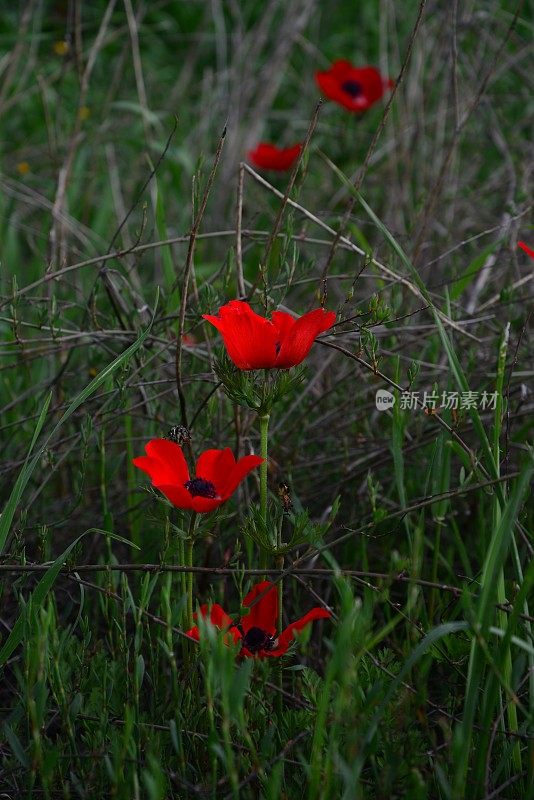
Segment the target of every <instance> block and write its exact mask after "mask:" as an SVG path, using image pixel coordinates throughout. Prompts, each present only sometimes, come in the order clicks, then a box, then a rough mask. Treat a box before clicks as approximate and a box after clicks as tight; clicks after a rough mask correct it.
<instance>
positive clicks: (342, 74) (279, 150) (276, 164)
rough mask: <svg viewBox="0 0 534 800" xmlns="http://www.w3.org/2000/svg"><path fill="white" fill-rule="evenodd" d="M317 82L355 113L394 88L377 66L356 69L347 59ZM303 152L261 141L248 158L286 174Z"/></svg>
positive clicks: (317, 75) (299, 146) (321, 74)
mask: <svg viewBox="0 0 534 800" xmlns="http://www.w3.org/2000/svg"><path fill="white" fill-rule="evenodd" d="M315 80H316V82H317V84H318V86H319V88H320V90H321V93H322V94H323V95H324V97H327V98H328V99H329V100H332V101H333V102H334V103H338V104H339V105H340V106H343V108H346V109H347V110H348V111H353V112H355V113H361V112H362V111H367V109H368V108H371V106H372V105H374V104H375V103H377V102H378V101H379V100H380V99H381V98H382V97H383V96H384V94H385V92H386V91H388V89H391V88H393V85H394V82H393V81H392V80H391V79H390V78H386V77H384V76H383V75H381V73H380V72H379V70H377V69H376V67H353V66H352V64H351V63H350V61H345V60H343V59H340V60H338V61H334V63H333V64H332V66H331V67H330V69H328V70H326V71H325V72H316V73H315ZM301 150H302V144H300V143H297V144H295V145H293V146H292V147H277V146H276V145H274V144H270V143H268V142H260V144H258V145H257V147H255V149H254V150H250V151H249V153H248V159H249V161H250V162H251V163H252V164H254V166H255V167H258V168H259V169H270V170H274V171H276V172H285V171H286V170H289V169H291V167H292V166H293V165H294V163H295V161H296V160H297V158H298V157H299V155H300V151H301Z"/></svg>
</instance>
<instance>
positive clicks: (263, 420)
mask: <svg viewBox="0 0 534 800" xmlns="http://www.w3.org/2000/svg"><path fill="white" fill-rule="evenodd" d="M259 420H260V455H261V457H262V458H263V462H262V463H261V464H260V514H261V518H262V520H263V522H264V523H266V522H267V447H268V433H269V414H262V416H260V418H259Z"/></svg>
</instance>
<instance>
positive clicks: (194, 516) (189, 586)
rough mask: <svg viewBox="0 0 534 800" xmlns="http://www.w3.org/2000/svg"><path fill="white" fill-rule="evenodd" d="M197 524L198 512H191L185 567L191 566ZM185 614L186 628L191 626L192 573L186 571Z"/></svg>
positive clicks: (185, 549)
mask: <svg viewBox="0 0 534 800" xmlns="http://www.w3.org/2000/svg"><path fill="white" fill-rule="evenodd" d="M197 524H198V514H197V513H196V512H193V513H192V514H191V521H190V523H189V536H188V537H187V539H186V540H185V548H184V561H185V566H186V567H192V566H193V545H194V544H195V530H196V527H197ZM186 586H187V615H186V624H187V628H188V629H189V628H191V627H192V626H193V573H192V572H188V573H187V584H186Z"/></svg>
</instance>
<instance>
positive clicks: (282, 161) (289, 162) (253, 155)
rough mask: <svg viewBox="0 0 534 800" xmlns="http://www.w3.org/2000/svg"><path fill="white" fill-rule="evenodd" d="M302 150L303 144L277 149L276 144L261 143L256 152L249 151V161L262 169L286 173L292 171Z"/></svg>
mask: <svg viewBox="0 0 534 800" xmlns="http://www.w3.org/2000/svg"><path fill="white" fill-rule="evenodd" d="M301 150H302V145H301V144H295V145H293V147H276V145H274V144H268V143H267V142H260V144H258V145H257V147H256V148H255V150H250V151H249V153H248V159H249V161H251V162H252V164H254V166H255V167H259V168H260V169H273V170H277V171H279V172H285V171H286V170H288V169H291V167H292V166H293V164H294V163H295V161H296V160H297V158H298V156H299V153H300V151H301Z"/></svg>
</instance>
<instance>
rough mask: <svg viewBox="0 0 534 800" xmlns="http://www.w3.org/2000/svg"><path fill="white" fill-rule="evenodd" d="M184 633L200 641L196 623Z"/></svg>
mask: <svg viewBox="0 0 534 800" xmlns="http://www.w3.org/2000/svg"><path fill="white" fill-rule="evenodd" d="M186 634H187V636H191V637H192V638H193V639H196V640H197V642H199V641H200V632H199V630H198V628H197V626H196V625H195V626H194V627H192V628H189V630H188V631H186Z"/></svg>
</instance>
